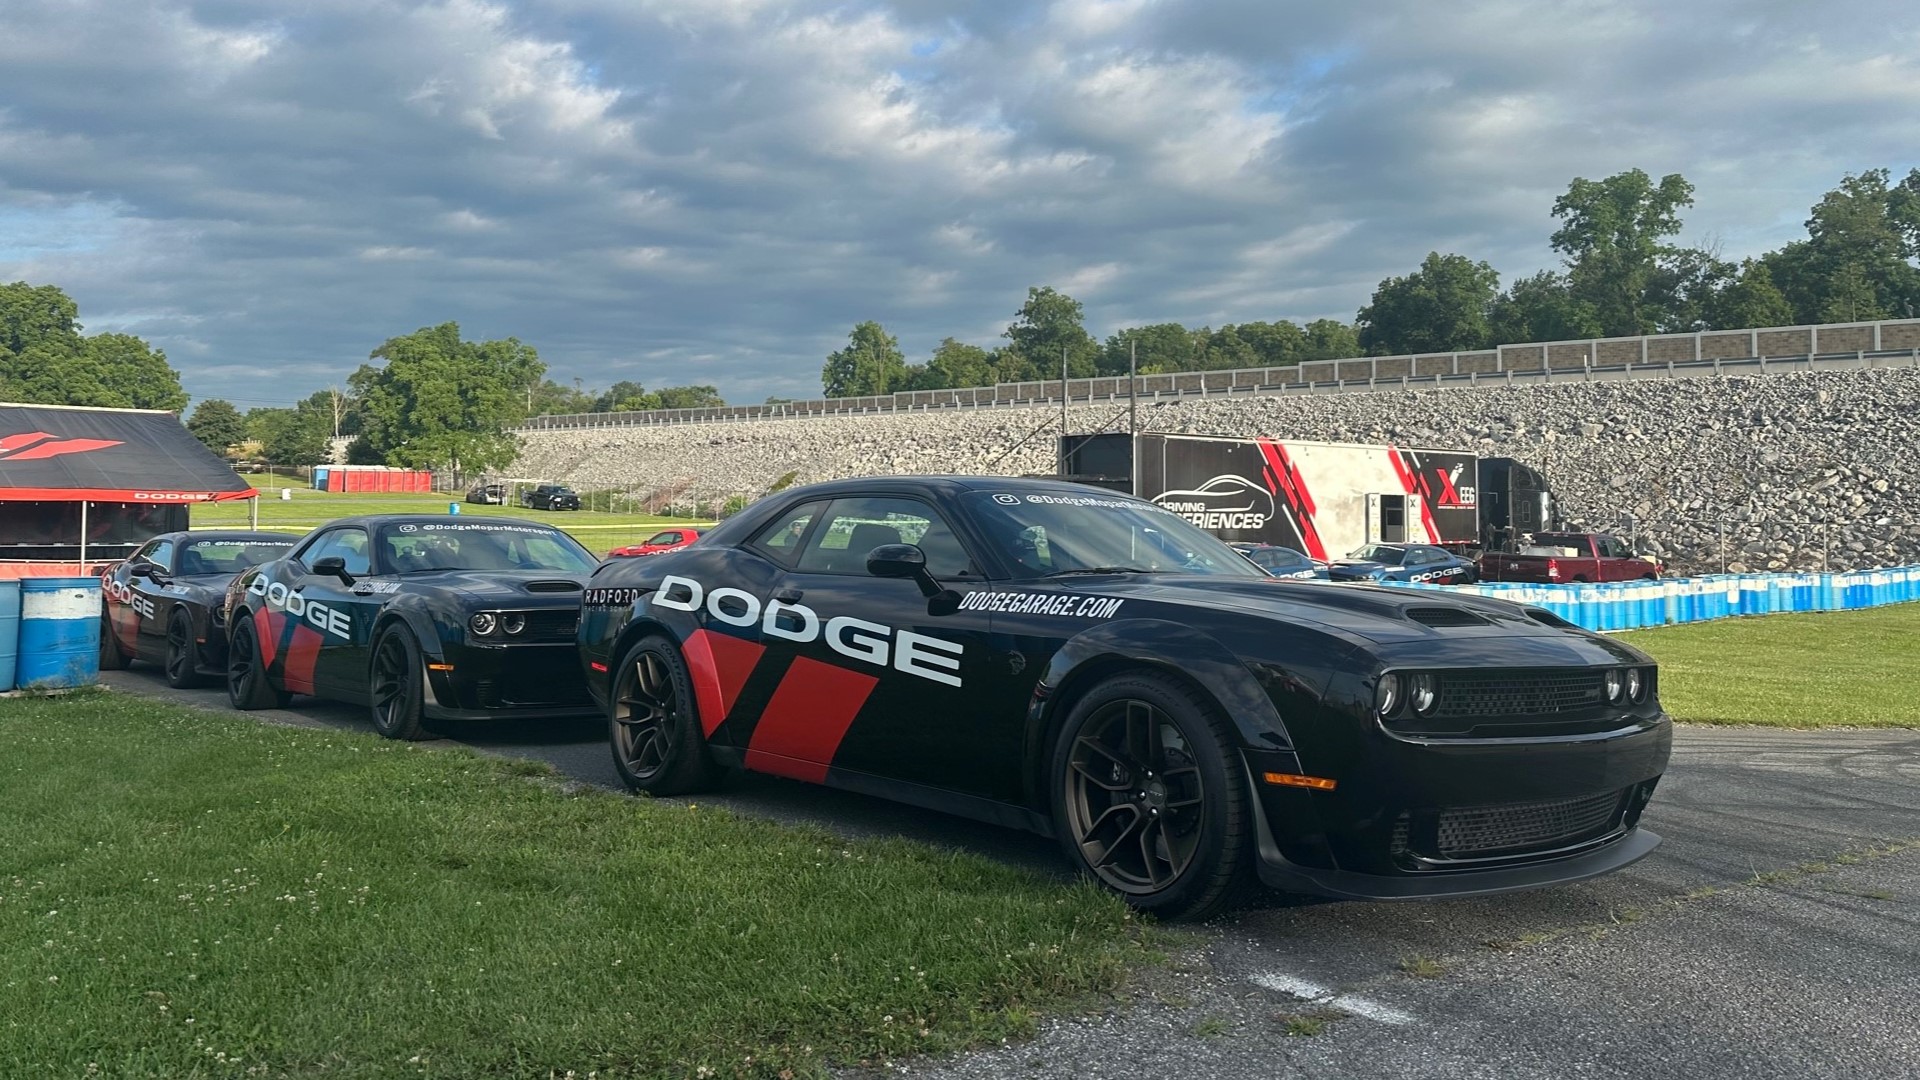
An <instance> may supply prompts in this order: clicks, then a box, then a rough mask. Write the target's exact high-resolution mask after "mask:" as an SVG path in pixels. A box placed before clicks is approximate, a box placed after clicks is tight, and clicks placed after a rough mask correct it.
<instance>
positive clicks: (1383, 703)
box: [1373, 672, 1400, 717]
mask: <svg viewBox="0 0 1920 1080" xmlns="http://www.w3.org/2000/svg"><path fill="white" fill-rule="evenodd" d="M1373 707H1374V710H1375V711H1376V712H1378V713H1379V714H1380V715H1381V716H1383V717H1386V716H1392V715H1393V714H1394V713H1396V712H1398V711H1399V710H1400V676H1398V675H1395V674H1393V673H1392V672H1388V673H1386V674H1385V675H1382V676H1380V681H1379V682H1378V683H1376V684H1375V685H1374V688H1373Z"/></svg>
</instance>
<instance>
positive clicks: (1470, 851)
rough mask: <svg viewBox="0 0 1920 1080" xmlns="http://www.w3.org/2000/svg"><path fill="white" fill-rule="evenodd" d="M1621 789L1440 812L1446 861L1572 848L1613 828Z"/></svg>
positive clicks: (1441, 844)
mask: <svg viewBox="0 0 1920 1080" xmlns="http://www.w3.org/2000/svg"><path fill="white" fill-rule="evenodd" d="M1619 817H1620V792H1617V791H1610V792H1607V793H1605V794H1602V795H1588V796H1585V797H1583V798H1578V799H1554V800H1551V801H1548V802H1527V803H1506V804H1504V805H1501V806H1470V807H1458V808H1455V809H1452V810H1443V811H1441V812H1440V820H1439V822H1438V824H1439V833H1438V845H1437V846H1438V848H1439V855H1440V857H1441V858H1443V859H1472V858H1486V857H1488V856H1496V855H1504V854H1517V853H1523V852H1527V851H1537V850H1542V849H1553V848H1560V847H1568V846H1571V845H1573V844H1578V843H1581V842H1582V841H1586V840H1593V839H1598V838H1599V837H1601V836H1604V835H1606V834H1607V833H1608V832H1610V831H1612V829H1613V827H1614V824H1615V822H1617V821H1618V820H1619Z"/></svg>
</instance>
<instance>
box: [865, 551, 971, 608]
mask: <svg viewBox="0 0 1920 1080" xmlns="http://www.w3.org/2000/svg"><path fill="white" fill-rule="evenodd" d="M867 573H869V574H872V575H873V576H874V577H882V578H912V579H913V581H914V583H915V584H917V585H919V586H920V595H922V596H924V597H926V598H927V599H929V600H932V601H934V603H933V604H931V605H929V607H928V613H929V614H933V615H950V614H952V613H953V612H954V611H956V610H958V609H959V599H960V598H959V596H958V595H957V594H955V593H953V592H952V591H951V590H949V589H945V588H942V587H941V585H940V583H939V582H938V581H935V580H934V578H933V572H932V571H930V570H928V569H927V553H926V552H924V551H921V550H920V548H919V547H918V546H916V545H914V544H881V545H880V546H879V547H877V548H874V549H873V550H872V551H869V552H867Z"/></svg>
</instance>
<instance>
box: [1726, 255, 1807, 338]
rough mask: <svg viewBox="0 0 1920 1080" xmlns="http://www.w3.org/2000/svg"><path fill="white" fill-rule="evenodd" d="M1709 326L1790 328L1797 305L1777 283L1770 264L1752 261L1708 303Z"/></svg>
mask: <svg viewBox="0 0 1920 1080" xmlns="http://www.w3.org/2000/svg"><path fill="white" fill-rule="evenodd" d="M1706 321H1707V325H1708V328H1710V329H1713V330H1745V329H1749V328H1752V327H1760V326H1787V325H1789V324H1791V323H1792V322H1793V305H1792V304H1790V303H1788V302H1787V298H1786V296H1785V295H1784V294H1783V293H1781V291H1780V290H1779V288H1778V287H1776V286H1775V285H1774V283H1773V275H1772V274H1770V273H1769V272H1768V271H1767V267H1766V264H1765V263H1763V262H1759V261H1757V260H1754V259H1748V260H1747V261H1746V262H1744V263H1742V264H1740V271H1739V274H1738V275H1737V276H1736V277H1735V278H1734V279H1733V280H1732V281H1730V282H1728V283H1727V286H1726V287H1725V288H1723V289H1721V290H1720V291H1719V292H1717V293H1715V294H1714V295H1713V298H1712V299H1711V300H1709V301H1708V303H1707V319H1706Z"/></svg>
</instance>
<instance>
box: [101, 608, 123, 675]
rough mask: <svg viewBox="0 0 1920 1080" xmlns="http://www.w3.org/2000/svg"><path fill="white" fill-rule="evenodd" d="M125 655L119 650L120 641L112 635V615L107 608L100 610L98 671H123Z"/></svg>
mask: <svg viewBox="0 0 1920 1080" xmlns="http://www.w3.org/2000/svg"><path fill="white" fill-rule="evenodd" d="M126 667H127V654H126V653H125V652H122V651H121V649H120V639H119V637H118V636H116V635H115V634H114V630H113V613H112V612H111V611H110V610H108V609H107V608H101V609H100V670H101V671H125V670H126Z"/></svg>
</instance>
